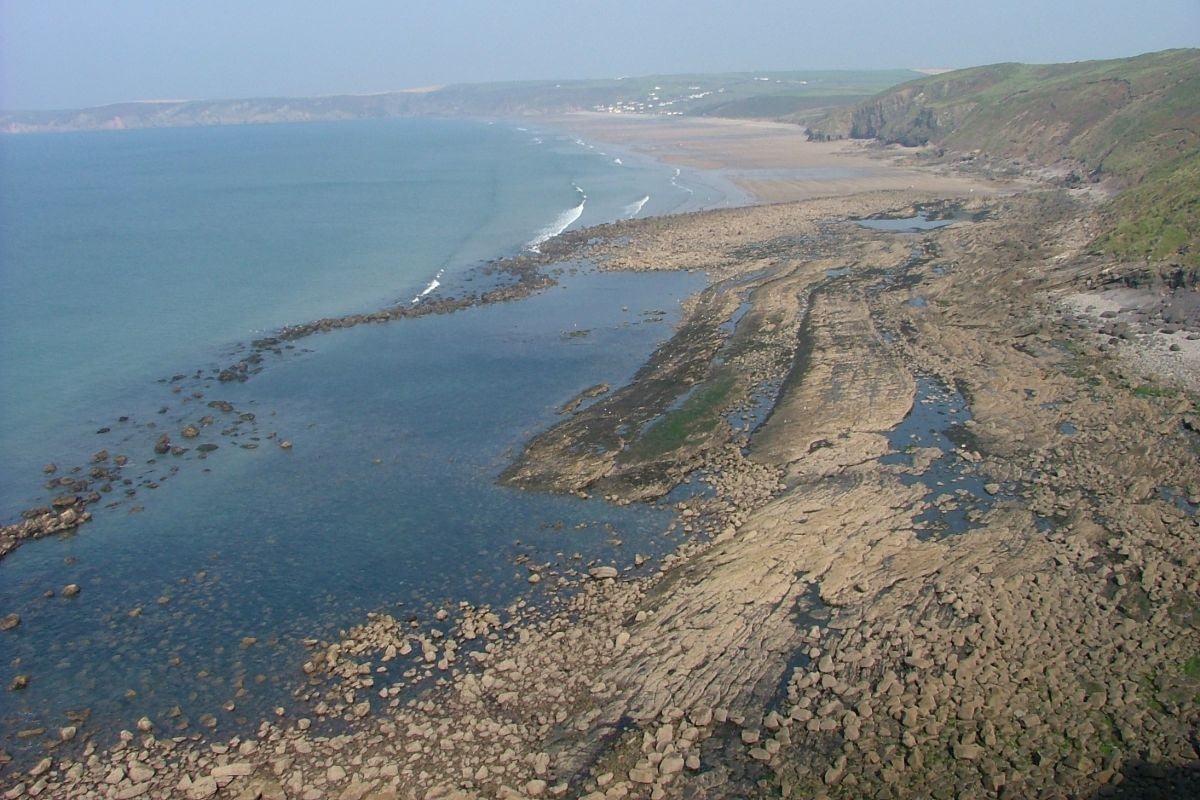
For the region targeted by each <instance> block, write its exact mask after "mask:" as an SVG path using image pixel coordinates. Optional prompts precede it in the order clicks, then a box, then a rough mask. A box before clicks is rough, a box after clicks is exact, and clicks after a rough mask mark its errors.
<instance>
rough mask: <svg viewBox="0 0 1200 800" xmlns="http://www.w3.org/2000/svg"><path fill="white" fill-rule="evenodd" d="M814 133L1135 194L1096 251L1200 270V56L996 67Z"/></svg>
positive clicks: (889, 93)
mask: <svg viewBox="0 0 1200 800" xmlns="http://www.w3.org/2000/svg"><path fill="white" fill-rule="evenodd" d="M814 135H816V136H823V135H832V136H838V135H842V136H850V137H853V138H875V139H879V140H881V141H883V142H888V143H899V144H904V145H922V144H934V145H937V146H939V147H943V148H945V149H947V150H953V151H958V152H971V151H976V150H978V151H982V152H983V153H986V154H987V155H989V156H993V157H1001V158H1016V159H1022V160H1026V161H1029V162H1032V163H1034V164H1040V165H1045V166H1053V167H1060V168H1062V169H1064V170H1072V171H1074V172H1076V174H1078V175H1080V176H1084V175H1086V176H1088V177H1089V178H1090V179H1092V180H1101V179H1113V181H1114V182H1115V183H1116V185H1117V186H1119V187H1122V188H1125V189H1126V191H1124V192H1123V193H1122V194H1121V195H1120V196H1118V197H1117V199H1116V200H1114V201H1113V203H1112V204H1111V206H1110V209H1109V210H1110V212H1111V214H1110V217H1111V219H1112V224H1113V229H1112V230H1111V231H1110V232H1109V233H1107V234H1105V235H1104V236H1102V237H1100V238H1099V239H1098V240H1097V245H1098V246H1099V247H1101V248H1103V249H1105V250H1107V251H1109V252H1112V253H1114V254H1117V255H1120V256H1122V257H1125V258H1131V259H1132V258H1138V259H1154V260H1173V261H1177V262H1180V263H1184V264H1188V265H1192V266H1195V265H1197V264H1198V263H1200V208H1198V207H1197V202H1196V197H1197V194H1198V193H1200V169H1198V166H1197V164H1198V161H1197V156H1198V154H1200V50H1194V49H1189V50H1168V51H1164V52H1161V53H1149V54H1146V55H1142V56H1137V57H1134V58H1127V59H1116V60H1111V61H1088V62H1082V63H1074V64H1049V65H1029V64H995V65H991V66H985V67H976V68H973V69H966V70H959V71H955V72H949V73H945V74H942V75H937V76H934V77H929V78H923V79H921V80H917V81H912V82H909V83H906V84H903V85H902V86H899V87H895V88H893V89H889V90H886V91H884V92H882V93H880V94H878V95H876V96H875V97H873V98H871V99H870V100H868V101H865V102H863V103H860V104H859V105H858V106H856V107H854V109H853V110H852V111H850V112H849V113H843V114H842V116H841V117H840V118H839V117H836V116H831V117H830V118H827V119H826V120H825V121H824V122H823V123H820V124H818V125H815V126H814Z"/></svg>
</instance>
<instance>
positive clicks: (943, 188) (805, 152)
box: [548, 112, 996, 203]
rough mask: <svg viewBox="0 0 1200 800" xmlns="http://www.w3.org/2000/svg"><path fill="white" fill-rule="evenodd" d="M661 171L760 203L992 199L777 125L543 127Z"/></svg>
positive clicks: (586, 118) (593, 116)
mask: <svg viewBox="0 0 1200 800" xmlns="http://www.w3.org/2000/svg"><path fill="white" fill-rule="evenodd" d="M548 121H549V122H551V123H552V124H554V125H555V126H556V127H561V128H563V129H565V130H569V131H571V132H572V133H575V134H576V135H578V136H580V137H582V138H584V139H586V140H589V141H599V142H612V143H616V144H619V145H621V146H624V147H628V148H630V149H631V150H634V151H636V152H639V153H642V154H644V155H647V156H650V157H652V158H655V159H658V160H659V161H662V162H664V163H667V164H673V165H675V166H679V167H686V168H690V169H698V170H705V171H710V172H715V173H717V174H719V175H721V176H722V177H724V178H726V179H728V180H730V181H732V182H733V183H734V184H736V185H737V186H738V187H740V188H742V189H743V190H745V191H747V192H749V193H750V194H751V195H752V196H753V197H754V198H755V199H756V200H757V201H758V202H759V203H784V202H792V201H797V200H810V199H813V198H818V197H842V196H846V195H853V194H860V193H862V192H875V191H914V192H929V193H934V194H945V195H947V196H957V195H959V194H969V193H971V192H972V190H974V191H983V192H989V191H995V190H996V187H995V186H992V185H989V184H988V183H986V182H984V181H979V180H974V179H972V178H970V177H967V176H964V175H959V174H954V173H949V172H935V171H933V170H929V169H918V168H916V167H913V166H912V165H911V164H910V161H911V157H912V154H911V152H904V151H901V150H882V149H876V150H872V149H869V148H868V147H867V146H866V145H865V144H863V143H861V142H855V141H835V142H810V141H808V140H807V137H806V136H805V131H804V128H802V127H800V126H798V125H791V124H786V123H780V122H767V121H758V120H730V119H719V118H704V117H687V118H678V117H654V116H637V115H629V114H602V113H596V112H581V113H578V114H572V115H569V116H562V117H554V118H551V119H550V120H548Z"/></svg>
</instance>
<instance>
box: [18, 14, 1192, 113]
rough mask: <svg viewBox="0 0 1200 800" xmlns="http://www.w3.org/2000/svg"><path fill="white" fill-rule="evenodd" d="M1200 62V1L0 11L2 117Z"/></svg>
mask: <svg viewBox="0 0 1200 800" xmlns="http://www.w3.org/2000/svg"><path fill="white" fill-rule="evenodd" d="M1196 46H1200V0H1142V2H1131V0H992V1H991V2H982V1H981V0H952V1H948V0H922V1H921V2H916V3H903V2H898V1H897V0H820V1H819V2H814V1H813V0H740V1H738V2H735V1H733V0H715V1H714V0H337V2H331V0H319V2H311V1H310V0H184V1H182V2H181V1H180V0H0V108H5V109H10V110H12V109H51V108H79V107H85V106H93V105H101V104H104V103H110V102H117V101H122V100H151V99H185V98H186V99H215V98H235V97H262V96H281V95H282V96H306V95H319V94H339V93H365V92H376V91H387V90H392V89H402V88H409V87H418V86H428V85H434V84H443V83H465V82H489V81H504V80H531V79H571V78H611V77H618V76H621V75H645V74H656V73H680V72H722V71H759V70H762V71H766V70H793V69H875V68H892V67H968V66H975V65H979V64H990V63H995V62H999V61H1024V62H1036V63H1047V62H1056V61H1080V60H1087V59H1095V58H1117V57H1121V56H1130V55H1136V54H1138V53H1144V52H1149V51H1153V50H1163V49H1167V48H1170V47H1196Z"/></svg>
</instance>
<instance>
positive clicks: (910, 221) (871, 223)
mask: <svg viewBox="0 0 1200 800" xmlns="http://www.w3.org/2000/svg"><path fill="white" fill-rule="evenodd" d="M955 222H956V220H953V219H929V218H928V217H927V216H925V215H924V214H918V215H917V216H915V217H901V218H899V219H857V220H855V221H854V224H855V225H861V226H862V227H864V228H871V229H872V230H876V231H893V232H896V233H915V232H918V231H931V230H935V229H937V228H944V227H946V226H947V225H953V224H954V223H955Z"/></svg>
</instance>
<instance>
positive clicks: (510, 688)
mask: <svg viewBox="0 0 1200 800" xmlns="http://www.w3.org/2000/svg"><path fill="white" fill-rule="evenodd" d="M546 124H549V125H555V126H560V127H563V128H566V129H568V130H571V131H572V132H575V133H576V134H577V135H579V136H581V137H583V138H585V139H587V140H589V141H595V142H612V143H614V144H616V145H619V146H621V147H626V148H629V149H631V150H635V151H637V152H639V153H643V154H646V155H649V156H652V157H654V158H657V159H660V160H662V161H664V162H666V163H669V164H676V165H679V166H681V167H687V168H692V169H702V170H710V171H715V172H717V173H719V174H720V175H722V176H723V177H726V178H728V179H729V180H732V181H734V182H735V183H736V184H737V185H738V186H740V187H742V188H744V189H745V190H747V191H749V192H751V193H752V194H753V195H754V196H755V197H756V198H758V200H759V201H760V202H761V203H762V205H758V206H750V207H745V208H732V209H722V210H716V211H709V212H701V213H694V214H687V215H682V216H679V217H673V218H649V219H635V220H630V221H626V222H621V223H615V224H612V225H605V226H600V227H598V228H595V229H590V230H587V231H580V232H572V233H569V234H566V235H564V236H561V237H559V238H558V239H556V240H554V241H553V242H549V243H547V246H546V247H545V248H543V251H544V253H543V255H544V259H545V260H546V262H547V263H552V262H556V261H560V262H564V263H566V262H571V261H575V260H586V261H590V262H592V263H594V264H596V265H597V266H598V267H599V268H601V269H611V270H679V269H687V270H694V271H701V272H704V273H705V274H706V275H707V276H708V278H709V287H708V288H707V289H706V290H705V291H704V292H702V293H700V294H698V295H697V296H695V297H693V298H692V299H691V300H689V301H688V303H687V304H686V307H685V316H684V319H683V321H682V322H681V324H680V326H679V329H678V331H677V332H676V334H675V336H674V338H673V339H672V340H671V341H670V342H668V343H667V344H665V345H663V346H662V348H660V350H659V351H658V352H656V353H655V355H654V356H653V357H652V358H651V360H650V361H649V362H648V364H647V365H646V366H645V367H644V368H643V370H642V371H640V372H639V373H638V375H637V376H636V377H635V378H634V380H633V381H632V382H631V383H630V384H629V385H628V386H625V387H614V389H613V391H612V392H609V393H605V394H604V395H603V396H602V397H598V398H597V399H596V400H595V402H592V403H589V404H585V405H582V406H580V407H579V408H577V409H574V410H573V411H572V413H570V414H568V415H565V417H564V420H563V422H562V423H561V424H560V425H558V426H556V427H554V428H552V429H550V430H548V431H544V432H542V433H540V434H539V435H538V436H536V437H534V439H533V440H532V441H531V442H530V443H529V444H528V446H527V449H526V451H525V453H524V454H522V455H520V456H518V457H517V458H516V460H515V462H514V465H513V467H512V468H511V469H510V471H509V472H508V473H507V474H506V477H505V480H506V481H508V482H510V483H512V484H514V485H518V486H523V487H526V488H528V489H529V490H544V489H548V488H552V489H554V490H555V491H560V492H573V493H576V494H581V495H594V496H604V497H607V498H608V499H610V500H611V501H613V502H617V503H628V502H638V501H641V500H644V499H646V498H648V497H653V496H661V495H662V494H663V493H665V492H667V491H669V490H670V489H671V488H672V487H673V486H675V485H677V484H678V483H679V482H680V481H681V480H684V479H685V478H689V477H691V478H694V479H697V480H699V481H700V482H701V483H702V484H703V485H704V486H705V487H706V491H704V492H702V493H698V494H696V495H694V496H692V497H691V498H689V499H687V500H685V501H680V502H679V503H678V504H676V506H675V510H676V511H677V514H678V516H677V520H676V522H675V523H674V526H675V528H676V530H679V531H682V532H684V533H686V534H687V537H688V538H687V541H686V542H685V543H684V544H683V545H682V546H681V547H680V548H679V549H678V550H677V551H676V552H675V553H672V554H670V555H668V556H667V557H666V558H664V559H662V561H661V562H660V563H658V564H656V565H654V566H655V567H657V569H655V570H654V571H653V573H652V574H650V575H649V576H647V577H634V576H632V575H630V574H627V573H624V572H621V571H618V570H617V569H616V568H612V567H601V568H596V569H590V570H589V569H588V568H587V567H586V566H583V565H580V566H579V568H577V569H574V570H569V571H564V572H562V573H552V572H550V571H548V570H546V569H544V568H542V567H540V566H539V565H536V564H529V565H526V566H525V569H526V571H527V573H528V577H527V579H528V580H529V581H530V583H531V584H542V585H543V586H547V585H550V586H556V587H558V591H556V592H554V593H552V594H551V598H552V599H551V600H550V601H549V603H548V604H547V605H545V606H541V607H534V606H532V605H527V604H525V603H516V604H514V605H513V606H512V607H510V608H507V609H492V608H475V607H470V606H466V605H461V606H457V607H448V608H447V609H445V612H444V614H443V615H442V616H440V617H439V624H438V628H437V629H436V631H431V630H415V629H413V628H411V627H410V626H408V625H407V624H405V623H404V622H403V621H401V620H398V619H395V618H393V617H391V616H388V615H387V614H383V613H380V614H376V615H372V616H371V617H370V618H367V619H363V620H361V623H360V624H359V625H357V626H355V627H353V628H350V629H348V630H346V631H345V634H344V636H343V637H342V638H341V639H340V640H337V641H321V642H317V641H313V642H312V647H311V657H310V659H309V660H308V662H307V663H305V664H303V665H299V664H298V665H296V686H297V689H296V691H297V693H298V696H303V697H304V698H305V699H307V700H309V702H311V707H312V711H311V713H310V714H309V715H307V716H305V717H303V718H297V719H291V718H288V717H285V716H282V715H281V716H279V717H277V718H275V719H269V720H263V721H262V722H261V724H260V726H259V727H258V729H257V731H256V733H255V735H253V736H246V737H241V738H233V739H221V738H220V737H219V736H215V735H213V736H208V737H201V736H200V735H198V734H192V735H186V736H171V735H169V734H168V733H159V732H158V731H156V730H155V729H154V727H153V725H151V724H149V721H147V723H148V724H147V725H146V726H142V727H141V728H140V729H139V730H137V731H129V732H126V733H124V734H122V740H123V741H122V743H121V744H120V745H118V746H117V747H115V748H113V749H111V750H107V751H98V750H97V749H96V748H95V747H94V746H92V745H88V746H87V748H86V749H85V750H83V752H82V754H80V755H70V756H67V755H61V754H60V753H59V752H58V751H56V750H53V749H51V750H50V751H48V752H47V754H46V756H45V758H44V760H42V761H40V762H39V763H37V764H36V765H34V766H33V767H32V768H30V769H25V770H24V771H23V772H21V773H14V772H11V771H7V770H6V771H5V773H3V774H0V784H2V787H3V790H4V797H6V798H10V800H16V798H22V797H35V796H41V797H85V796H87V797H105V798H119V799H120V800H126V799H128V798H137V797H153V798H168V797H187V798H193V799H198V800H202V799H203V798H209V797H231V798H232V797H236V798H246V799H253V798H304V799H305V800H319V799H320V798H339V799H340V800H363V799H364V798H375V799H376V800H385V799H386V798H426V799H427V800H437V799H438V798H445V799H447V800H449V798H476V797H478V798H536V797H583V798H587V800H603V799H604V798H614V799H615V798H625V797H628V798H651V799H652V800H660V799H661V798H668V797H671V798H673V797H680V798H682V797H688V798H716V797H796V798H857V797H879V798H888V797H891V798H906V797H935V798H983V797H1013V798H1020V797H1045V798H1068V797H1103V796H1113V797H1178V796H1187V795H1188V794H1189V793H1191V792H1193V791H1196V790H1197V789H1198V788H1200V760H1198V754H1197V751H1196V730H1197V722H1198V721H1200V710H1198V706H1197V704H1196V700H1195V698H1196V697H1197V696H1198V693H1200V662H1198V661H1197V658H1198V653H1200V649H1198V642H1200V638H1198V634H1197V629H1198V627H1200V604H1198V603H1197V600H1196V598H1197V593H1198V592H1200V582H1198V577H1197V576H1198V575H1200V555H1198V554H1197V553H1196V551H1195V548H1194V547H1191V546H1190V544H1189V543H1190V542H1194V541H1195V537H1196V535H1197V533H1198V531H1197V527H1198V522H1200V521H1198V518H1197V517H1196V513H1195V512H1196V504H1197V503H1198V502H1200V483H1198V479H1197V474H1196V471H1195V465H1196V460H1195V453H1196V452H1197V447H1198V446H1200V437H1198V434H1200V422H1198V421H1197V416H1196V414H1197V412H1196V406H1195V397H1194V396H1193V395H1189V394H1187V392H1186V388H1187V384H1186V383H1183V382H1181V381H1180V380H1179V379H1177V378H1172V375H1174V374H1176V373H1180V372H1181V371H1182V373H1186V374H1188V375H1189V376H1190V377H1189V379H1194V374H1192V373H1191V372H1189V371H1190V370H1192V366H1190V365H1191V364H1192V363H1193V362H1188V361H1183V360H1182V358H1183V356H1181V355H1180V354H1179V352H1176V351H1171V350H1169V349H1164V348H1161V347H1160V346H1159V345H1157V344H1156V345H1154V346H1155V347H1159V350H1156V352H1157V353H1158V356H1159V357H1160V359H1161V360H1162V363H1163V364H1165V366H1164V367H1163V368H1162V369H1161V370H1160V371H1158V372H1153V371H1151V372H1137V373H1135V372H1133V371H1132V370H1133V369H1134V368H1133V367H1131V366H1130V363H1131V362H1130V361H1128V360H1126V359H1121V358H1115V357H1113V355H1112V354H1111V353H1110V350H1109V346H1108V344H1107V341H1108V338H1109V337H1108V336H1107V335H1105V334H1103V333H1102V332H1101V330H1100V329H1099V326H1100V325H1102V324H1103V322H1102V321H1101V320H1099V319H1097V318H1096V317H1094V316H1090V315H1089V314H1088V313H1084V310H1083V306H1080V305H1079V304H1078V301H1077V300H1076V301H1073V302H1075V303H1076V304H1075V305H1072V304H1071V303H1070V302H1068V298H1070V297H1073V296H1074V295H1076V294H1078V293H1079V292H1083V291H1087V290H1091V289H1094V288H1095V284H1096V283H1098V282H1099V280H1100V279H1099V277H1098V276H1100V275H1101V272H1102V271H1101V267H1102V266H1103V265H1102V264H1098V263H1096V261H1095V260H1094V257H1093V256H1091V255H1089V254H1088V252H1087V248H1086V242H1087V239H1086V237H1084V236H1081V235H1078V233H1079V231H1080V230H1081V229H1085V228H1086V226H1087V225H1089V224H1090V221H1091V218H1092V215H1093V214H1094V213H1095V211H1094V207H1093V205H1091V201H1090V200H1089V199H1088V197H1087V196H1086V195H1085V194H1083V193H1079V194H1075V193H1072V192H1069V191H1066V190H1062V189H1058V188H1053V187H1038V186H1037V185H1036V184H1034V183H1033V182H1032V181H1025V182H1022V183H1005V184H1001V183H993V182H989V181H987V180H985V179H984V178H982V177H980V176H978V175H972V174H955V173H951V172H947V171H944V169H942V168H927V167H919V166H916V165H915V164H914V163H913V162H912V160H911V158H910V155H911V154H910V153H902V152H898V151H873V150H868V149H866V148H864V147H862V146H860V145H858V144H856V143H821V144H816V143H809V142H807V141H805V140H804V136H803V132H802V131H800V130H799V129H798V128H795V127H794V126H785V125H777V124H768V123H749V122H731V121H726V120H696V119H686V120H676V119H669V120H664V119H653V118H630V117H618V116H615V115H598V114H596V115H593V114H585V115H573V116H570V117H564V118H556V119H553V120H547V121H546ZM917 212H923V213H925V214H926V215H928V216H932V217H938V216H944V217H946V218H952V219H954V220H955V222H954V224H951V225H948V226H946V227H942V228H938V229H936V230H927V231H919V232H902V233H893V232H887V231H880V230H872V229H868V228H865V227H862V226H859V225H856V224H853V223H852V222H849V221H848V220H851V219H862V218H866V217H873V216H888V217H898V218H908V217H912V216H915V215H916V214H917ZM528 281H529V283H530V285H531V286H534V287H540V286H541V283H540V282H539V281H537V280H536V278H534V277H529V278H528ZM512 299H514V298H512V297H504V298H498V300H504V301H508V300H512ZM369 321H373V320H369ZM380 321H382V320H380ZM389 324H404V322H403V321H402V320H401V321H395V322H392V323H389ZM1196 332H1197V331H1195V330H1191V329H1189V328H1187V326H1186V325H1182V326H1180V327H1179V328H1178V330H1177V332H1176V333H1172V334H1165V335H1169V336H1178V337H1179V339H1180V340H1181V341H1183V340H1185V337H1186V336H1188V335H1190V334H1192V333H1196ZM1159 335H1160V334H1157V333H1155V334H1150V333H1148V334H1146V336H1147V337H1148V341H1149V337H1152V336H1159ZM1138 336H1139V335H1138V334H1136V333H1130V335H1129V339H1128V340H1126V341H1127V344H1128V345H1129V346H1137V344H1138V341H1139V339H1138ZM1147 346H1150V345H1149V344H1148V345H1147ZM1176 356H1179V358H1175V357H1176ZM1156 363H1159V362H1158V361H1157V360H1151V361H1146V362H1138V364H1139V366H1138V367H1137V369H1139V370H1142V369H1151V370H1152V369H1153V365H1154V364H1156ZM1142 387H1148V388H1142ZM689 390H690V393H688V392H689ZM681 398H682V399H681ZM764 398H765V401H764ZM764 402H765V403H766V404H767V406H768V408H767V409H764V407H763V403H764ZM767 410H769V412H770V413H769V414H768V413H766V411H767ZM763 418H765V420H766V421H765V423H762V424H759V422H760V421H761V420H762V419H763ZM666 419H670V420H671V421H672V423H673V425H667V424H666V423H661V420H666ZM656 421H659V422H656ZM657 424H663V425H664V426H665V427H663V428H660V429H659V430H658V433H657V434H656V435H655V436H654V437H651V436H650V435H649V434H648V433H647V432H648V431H653V430H655V427H656V425H657ZM906 425H907V426H908V427H904V426H906ZM630 431H641V432H642V433H643V434H645V435H642V436H640V438H639V436H637V435H635V434H633V433H630ZM387 669H401V670H403V669H413V670H427V671H429V672H430V673H431V674H432V675H434V676H436V685H435V687H434V688H432V689H431V690H430V691H429V692H428V693H427V694H426V695H424V696H422V697H419V698H417V699H415V700H411V701H409V700H407V699H404V698H401V697H398V696H393V695H391V694H389V693H387V692H386V691H384V692H380V691H378V690H377V689H376V688H375V687H374V683H373V680H372V677H371V676H372V674H373V673H376V672H377V671H379V670H387ZM322 722H325V723H329V722H333V723H336V724H337V725H338V726H339V727H338V728H337V729H336V730H335V729H333V728H332V726H329V725H325V726H323V725H321V724H320V723H322ZM73 735H74V733H73V732H70V733H68V732H66V731H64V732H63V734H62V737H61V738H62V741H63V742H64V743H66V742H69V741H70V739H71V738H72V736H73ZM64 748H65V744H64Z"/></svg>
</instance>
